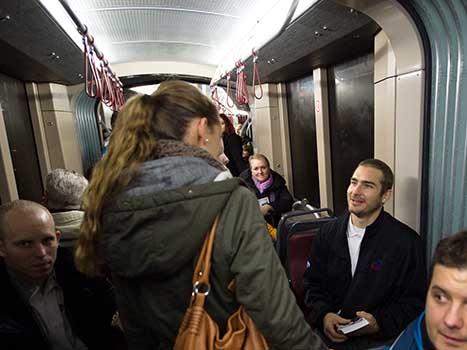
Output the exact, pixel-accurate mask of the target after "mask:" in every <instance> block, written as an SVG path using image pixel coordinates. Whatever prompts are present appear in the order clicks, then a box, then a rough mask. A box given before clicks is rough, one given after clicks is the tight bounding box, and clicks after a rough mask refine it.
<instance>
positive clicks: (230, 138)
mask: <svg viewBox="0 0 467 350" xmlns="http://www.w3.org/2000/svg"><path fill="white" fill-rule="evenodd" d="M222 140H223V141H224V154H225V155H226V156H227V158H229V162H228V163H227V168H228V169H229V170H230V172H231V174H232V175H233V176H238V175H240V173H241V172H242V171H244V170H245V169H247V168H248V162H246V161H245V160H244V159H243V157H242V152H243V148H242V138H241V137H240V136H238V135H237V134H230V135H224V136H222Z"/></svg>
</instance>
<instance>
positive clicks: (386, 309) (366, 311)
mask: <svg viewBox="0 0 467 350" xmlns="http://www.w3.org/2000/svg"><path fill="white" fill-rule="evenodd" d="M393 182H394V176H393V173H392V171H391V169H390V168H389V167H388V166H387V165H386V164H385V163H384V162H382V161H380V160H378V159H367V160H364V161H362V162H360V164H359V165H358V167H357V169H356V170H355V172H354V173H353V175H352V179H351V180H350V185H349V188H348V190H347V202H348V212H347V213H345V214H343V215H341V216H340V217H339V218H337V219H336V220H334V221H332V222H330V223H328V224H326V225H325V226H323V228H322V229H321V232H320V233H319V234H318V236H317V237H316V238H315V239H314V240H313V245H312V251H311V256H310V258H309V260H308V267H307V270H306V272H305V277H304V287H305V304H306V305H307V306H308V307H310V308H311V310H312V317H311V318H314V319H315V320H316V323H317V326H318V327H319V328H320V329H321V330H323V332H324V335H325V339H326V341H327V342H328V344H329V345H330V347H332V348H333V349H335V350H340V349H346V350H349V349H352V350H354V349H355V350H363V349H369V348H371V349H376V347H378V349H379V348H380V347H382V346H383V345H387V344H389V343H390V342H391V341H392V340H393V339H394V338H395V337H396V336H397V335H398V334H399V333H400V332H401V331H402V330H403V329H404V328H405V327H406V326H407V325H408V324H409V323H410V322H411V321H412V320H413V319H414V318H415V317H417V316H418V315H419V314H420V312H421V311H422V310H423V305H424V299H425V290H426V278H425V261H424V252H423V248H422V244H421V240H420V237H419V236H418V235H417V233H416V232H415V231H414V230H412V229H411V228H410V227H408V226H407V225H405V224H403V223H402V222H400V221H398V220H396V219H395V218H393V217H392V216H391V215H390V214H388V213H387V212H385V211H384V209H383V205H384V203H385V202H387V201H388V200H389V198H390V196H391V191H392V185H393ZM354 317H362V318H364V319H366V320H367V321H368V323H369V324H368V325H367V326H366V327H364V328H362V329H360V330H358V331H356V332H354V333H350V334H349V335H344V334H343V333H342V332H340V331H339V330H338V326H340V325H345V324H348V323H350V322H351V319H353V318H354Z"/></svg>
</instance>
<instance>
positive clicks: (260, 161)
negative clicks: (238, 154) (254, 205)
mask: <svg viewBox="0 0 467 350" xmlns="http://www.w3.org/2000/svg"><path fill="white" fill-rule="evenodd" d="M249 162H250V169H248V170H245V171H244V172H242V173H241V174H240V178H242V179H243V180H245V182H246V183H247V185H248V187H249V188H250V189H251V190H252V191H253V192H254V193H255V195H256V198H257V199H258V204H259V208H260V210H261V213H262V214H263V215H264V218H265V220H266V221H267V223H268V224H270V225H272V226H273V227H277V225H278V224H279V220H280V219H281V216H282V214H283V213H286V212H288V211H290V210H291V209H292V204H293V197H292V195H291V194H290V192H289V190H288V189H287V186H286V184H285V179H284V178H283V177H282V176H281V175H279V174H278V173H276V172H275V171H274V170H272V169H271V167H270V166H269V160H268V159H267V158H266V156H264V155H262V154H254V155H252V156H251V157H250V160H249Z"/></svg>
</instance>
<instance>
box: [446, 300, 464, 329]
mask: <svg viewBox="0 0 467 350" xmlns="http://www.w3.org/2000/svg"><path fill="white" fill-rule="evenodd" d="M444 323H445V324H446V326H448V327H449V328H457V329H461V328H462V327H463V326H464V319H463V307H462V306H461V305H458V306H457V305H451V307H450V308H449V309H448V311H447V312H446V314H445V316H444Z"/></svg>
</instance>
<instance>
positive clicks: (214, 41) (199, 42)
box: [69, 0, 291, 65]
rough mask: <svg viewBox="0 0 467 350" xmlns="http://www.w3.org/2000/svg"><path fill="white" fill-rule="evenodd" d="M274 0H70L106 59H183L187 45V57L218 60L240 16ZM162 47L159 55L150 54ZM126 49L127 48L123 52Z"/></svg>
mask: <svg viewBox="0 0 467 350" xmlns="http://www.w3.org/2000/svg"><path fill="white" fill-rule="evenodd" d="M280 1H285V0H280ZM286 1H287V2H289V3H291V0H286ZM278 2H279V0H257V1H173V0H172V1H150V0H133V1H123V0H116V1H110V0H80V1H73V2H69V4H70V6H71V8H72V9H73V11H74V12H75V13H76V14H77V16H78V17H79V18H80V20H81V22H83V23H84V24H85V25H86V26H87V27H88V29H89V32H90V33H91V34H92V35H93V36H94V37H95V38H96V43H97V45H98V47H99V48H100V49H101V50H102V51H103V52H104V54H105V55H106V57H107V59H108V60H109V61H110V63H123V62H134V61H142V60H144V59H147V58H148V57H151V58H152V60H155V61H158V60H159V61H160V60H169V61H182V62H183V61H186V51H191V61H193V62H197V63H205V64H214V65H217V64H218V63H219V61H220V60H221V59H222V56H223V54H224V52H225V51H226V50H228V48H229V45H230V46H231V45H232V40H233V39H234V38H235V37H236V36H238V33H239V31H241V30H242V29H244V27H243V26H244V22H242V20H243V19H245V18H250V19H251V18H253V17H255V16H258V9H259V8H261V7H262V8H263V11H264V9H265V8H267V7H268V6H270V4H274V3H278ZM129 42H134V44H129ZM164 42H165V45H163V44H164ZM140 44H144V45H140ZM183 45H185V46H186V47H185V48H183ZM136 47H137V49H136ZM132 48H134V49H132ZM161 48H162V52H161V53H162V55H160V56H159V55H154V54H153V53H154V52H155V51H156V50H160V49H161ZM200 48H207V49H208V50H202V49H200ZM128 49H130V50H131V51H130V52H126V50H128ZM211 49H213V50H211ZM213 53H214V54H213Z"/></svg>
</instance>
